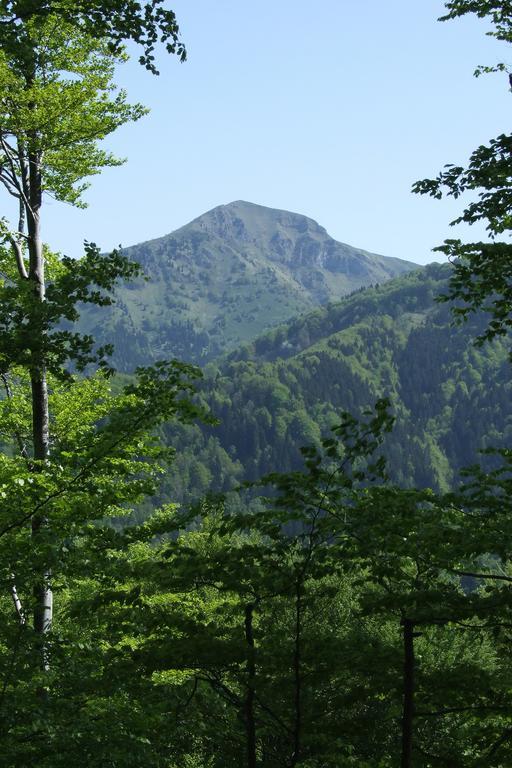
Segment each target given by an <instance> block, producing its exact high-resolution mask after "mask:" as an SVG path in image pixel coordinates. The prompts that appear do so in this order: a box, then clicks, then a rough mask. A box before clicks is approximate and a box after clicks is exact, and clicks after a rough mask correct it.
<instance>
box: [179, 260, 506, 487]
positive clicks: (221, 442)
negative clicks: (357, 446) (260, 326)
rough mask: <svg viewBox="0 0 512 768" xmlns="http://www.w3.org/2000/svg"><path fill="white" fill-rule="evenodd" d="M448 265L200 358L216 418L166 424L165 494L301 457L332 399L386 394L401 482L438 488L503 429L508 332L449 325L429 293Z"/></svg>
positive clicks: (295, 462) (358, 401) (280, 466)
mask: <svg viewBox="0 0 512 768" xmlns="http://www.w3.org/2000/svg"><path fill="white" fill-rule="evenodd" d="M448 272H449V266H447V265H445V266H441V265H437V264H433V265H430V266H429V267H427V268H425V269H424V270H419V271H417V272H415V273H411V274H409V275H406V276H404V277H401V278H397V279H395V280H393V281H391V282H389V283H387V284H385V285H383V286H380V287H378V288H369V289H366V290H363V291H360V292H358V293H356V294H354V295H352V296H350V297H348V298H347V299H345V300H344V301H342V302H341V303H338V304H331V305H329V306H327V307H325V308H321V309H317V310H315V311H314V312H312V313H309V314H307V315H305V316H303V317H301V318H298V319H296V320H294V321H292V322H291V323H289V324H287V325H284V326H281V327H279V328H277V329H275V330H273V331H271V332H269V333H268V334H266V335H264V336H262V337H260V338H258V339H256V340H255V341H254V342H252V343H251V344H248V345H245V346H244V347H242V348H241V349H239V350H237V351H236V352H235V353H233V354H231V355H230V356H229V357H228V358H227V359H226V360H225V361H224V362H223V363H222V364H221V365H213V364H212V365H209V366H207V369H206V374H207V376H206V380H205V382H204V387H203V392H202V397H204V399H205V400H206V401H207V402H208V403H209V404H210V406H211V408H212V409H213V411H214V413H215V414H216V415H217V416H218V417H219V418H220V420H221V423H220V425H219V426H218V427H215V428H208V429H203V430H201V429H199V428H197V427H187V428H182V429H180V430H179V432H178V433H169V440H170V441H171V442H172V444H173V445H177V447H178V455H177V461H176V465H175V468H174V470H173V471H172V473H171V475H170V476H169V479H168V483H167V487H166V489H165V493H166V494H167V495H168V496H169V497H171V498H176V497H177V498H187V497H188V496H189V495H190V493H191V492H192V495H197V494H201V493H203V492H206V491H207V490H208V489H209V488H212V487H213V488H219V489H221V488H222V489H226V488H227V487H229V486H230V485H231V484H233V483H234V482H236V481H237V480H242V479H255V478H258V477H260V476H261V475H262V474H264V473H266V472H269V471H275V470H287V469H289V468H292V467H294V466H299V464H300V461H301V459H300V453H299V447H300V446H301V445H304V444H307V443H311V442H315V441H316V440H318V439H319V437H320V434H321V433H326V432H327V431H328V429H329V427H330V426H332V425H333V424H334V423H335V422H336V421H337V419H338V417H339V413H340V412H341V411H343V410H349V411H351V412H354V413H355V412H357V410H358V409H360V408H364V407H366V406H368V405H371V404H372V403H373V402H374V401H375V400H376V399H377V398H378V397H381V396H383V395H388V396H389V397H390V399H391V401H392V403H393V409H394V412H395V414H396V416H397V422H396V426H395V429H394V431H393V433H392V434H391V435H390V436H389V437H388V438H387V441H386V448H385V452H386V455H387V457H388V461H389V469H390V474H391V476H392V478H393V479H394V480H396V481H397V482H399V483H400V484H402V485H413V484H414V485H417V486H433V487H435V488H441V489H443V488H448V487H449V486H450V484H451V483H452V481H453V479H454V477H455V476H456V475H457V473H458V471H459V469H460V468H461V467H462V466H465V465H467V464H469V463H472V462H474V461H476V460H477V459H478V451H479V449H481V448H485V447H486V446H489V445H501V444H503V443H504V442H508V443H510V440H511V438H512V399H511V393H512V392H511V390H512V381H511V378H512V377H511V374H512V370H511V368H510V363H509V362H508V360H507V352H508V349H507V343H506V341H503V340H498V341H496V342H494V343H493V344H487V345H485V346H483V347H481V348H476V347H475V346H474V345H473V339H474V337H475V336H476V334H477V333H478V331H479V330H481V328H482V327H483V322H484V321H483V318H481V317H480V318H475V319H473V320H472V321H471V322H470V323H469V324H467V325H465V326H462V327H455V328H454V327H453V326H452V324H451V316H450V312H449V308H448V307H447V306H446V305H444V304H437V303H435V302H434V296H435V295H437V294H438V293H439V292H441V291H442V289H443V287H444V286H445V285H446V279H447V276H448Z"/></svg>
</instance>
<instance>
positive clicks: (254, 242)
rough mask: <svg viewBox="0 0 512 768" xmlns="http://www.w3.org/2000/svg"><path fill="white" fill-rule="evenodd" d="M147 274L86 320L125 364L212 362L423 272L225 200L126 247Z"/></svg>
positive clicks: (307, 224)
mask: <svg viewBox="0 0 512 768" xmlns="http://www.w3.org/2000/svg"><path fill="white" fill-rule="evenodd" d="M124 253H125V254H126V255H127V256H129V257H130V258H131V259H133V260H135V261H137V262H139V263H140V264H141V266H142V268H143V270H144V274H145V279H138V280H135V281H134V282H133V283H130V284H129V285H128V284H127V285H122V286H120V287H119V288H118V290H117V299H116V304H115V306H114V307H112V308H111V309H110V310H109V312H108V313H105V310H102V311H101V315H100V313H99V312H97V311H96V310H94V309H91V308H86V309H85V310H84V312H83V318H82V325H83V327H84V330H87V331H88V332H90V333H91V334H92V335H93V336H94V337H95V338H96V339H97V340H98V341H99V342H102V341H106V340H109V341H112V340H113V342H114V345H115V349H116V351H115V356H114V362H115V364H116V365H117V366H118V367H119V368H120V369H122V370H132V369H133V368H134V367H135V366H136V365H137V364H140V363H142V362H147V361H148V359H150V360H151V359H153V360H155V359H161V358H170V357H179V358H181V359H184V360H189V361H193V362H207V361H208V360H211V359H212V358H214V357H216V356H218V355H220V354H223V353H224V352H228V351H231V350H233V349H235V348H236V347H237V346H238V345H239V344H241V343H244V342H248V341H251V340H252V339H254V338H256V337H257V336H258V335H259V334H261V333H262V332H264V331H266V330H268V329H269V328H271V327H273V326H276V325H278V324H280V323H282V322H284V321H286V320H288V319H290V318H291V317H294V316H297V315H299V314H301V313H303V312H306V311H308V310H311V309H313V308H315V307H317V306H321V305H324V304H327V303H329V302H330V301H336V300H338V299H340V298H342V297H343V296H345V295H347V294H349V293H351V292H352V291H354V290H357V289H359V288H362V287H364V286H368V285H371V284H376V283H382V282H384V281H386V280H388V279H390V278H392V277H395V276H397V275H400V274H403V273H405V272H408V271H411V270H412V269H415V268H417V265H416V264H413V263H412V262H408V261H403V260H401V259H396V258H390V257H386V256H380V255H377V254H374V253H369V252H368V251H364V250H361V249H359V248H354V247H352V246H350V245H346V244H345V243H341V242H338V241H336V240H334V239H333V238H332V237H330V236H329V235H328V234H327V232H326V231H325V229H324V228H323V227H321V226H320V225H319V224H317V222H316V221H313V219H310V218H308V217H307V216H302V215H300V214H297V213H291V212H289V211H282V210H276V209H273V208H266V207H264V206H261V205H255V204H253V203H248V202H244V201H237V202H233V203H229V204H228V205H220V206H218V207H216V208H214V209H212V210H211V211H208V212H207V213H205V214H203V215H202V216H199V217H198V218H197V219H194V220H193V221H192V222H190V223H189V224H187V225H186V226H184V227H181V228H180V229H178V230H176V231H175V232H172V233H171V234H169V235H165V236H164V237H160V238H157V239H156V240H151V241H149V242H145V243H141V244H139V245H134V246H131V247H129V248H126V249H125V250H124Z"/></svg>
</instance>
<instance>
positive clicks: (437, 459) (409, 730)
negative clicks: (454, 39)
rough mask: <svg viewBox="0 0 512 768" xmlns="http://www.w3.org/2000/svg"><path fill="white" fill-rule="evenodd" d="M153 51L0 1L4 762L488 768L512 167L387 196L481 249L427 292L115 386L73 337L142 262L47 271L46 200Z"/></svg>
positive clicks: (302, 320)
mask: <svg viewBox="0 0 512 768" xmlns="http://www.w3.org/2000/svg"><path fill="white" fill-rule="evenodd" d="M445 8H446V16H445V19H455V18H457V17H460V16H465V15H466V14H468V13H472V14H477V15H478V16H480V17H483V18H486V19H487V20H488V21H490V22H491V24H492V28H491V34H492V35H494V36H495V37H497V38H498V39H499V40H501V41H505V42H509V43H510V42H512V12H511V10H510V7H509V5H508V4H507V3H505V2H498V1H497V0H493V1H489V2H488V1H487V0H449V1H448V2H446V3H445ZM157 44H159V45H163V47H164V48H166V49H167V51H168V52H169V53H170V54H174V55H176V56H178V57H180V58H182V59H183V58H185V56H186V51H185V48H184V46H183V43H182V41H181V37H180V31H179V28H178V25H177V20H176V17H175V15H174V13H173V12H172V11H170V10H166V9H165V7H164V6H163V4H162V3H161V2H160V0H152V2H148V3H146V4H140V3H138V2H134V1H133V0H124V2H120V1H119V0H87V2H82V1H81V0H79V1H77V0H73V2H71V1H70V0H58V1H57V0H56V1H55V2H53V1H52V2H47V1H46V0H45V1H44V2H42V1H39V0H36V2H33V1H32V0H31V2H17V1H16V2H14V1H12V0H5V1H2V2H0V49H1V50H0V93H1V94H2V98H1V99H0V180H1V181H2V184H3V186H4V188H5V190H6V192H7V193H8V194H9V195H10V196H11V198H13V199H14V201H15V203H16V215H15V216H14V218H13V221H9V220H8V219H7V218H6V219H2V223H1V234H2V242H1V247H0V262H1V263H0V268H1V275H0V384H1V389H2V396H1V398H0V430H1V438H0V440H1V445H2V451H1V453H0V583H1V585H2V590H1V592H0V613H1V622H0V721H1V729H0V742H1V744H0V762H1V764H2V765H5V766H6V768H11V767H12V768H24V767H25V766H32V765H37V766H40V768H60V766H67V765H69V764H70V763H71V764H72V763H73V762H81V763H82V764H84V765H87V766H88V767H89V766H90V767H91V768H129V767H130V766H134V767H135V766H138V767H139V766H144V767H145V768H239V767H240V768H241V767H242V766H246V767H247V768H259V767H262V768H263V767H265V768H281V767H282V766H286V767H287V768H331V767H332V768H349V767H352V766H353V767H354V768H355V766H357V768H394V766H398V765H400V766H401V768H477V766H478V767H479V768H480V766H488V767H489V768H507V766H510V765H511V764H512V720H511V716H512V700H511V689H512V672H511V669H510V660H509V657H510V641H511V627H512V622H511V615H510V593H509V590H510V585H511V582H512V571H511V557H512V550H511V547H512V529H511V521H512V516H511V512H512V510H510V509H509V506H510V505H511V499H512V493H511V492H512V451H511V449H510V434H509V432H510V428H509V421H510V417H509V408H510V406H509V404H508V395H509V391H510V383H509V382H510V370H511V369H510V350H509V347H508V334H509V330H510V325H511V324H512V295H511V290H512V289H511V287H510V264H511V263H512V246H511V245H510V244H509V243H508V242H506V241H505V242H503V241H502V240H501V236H502V235H504V234H508V233H509V231H510V228H511V219H510V213H509V200H510V188H511V173H510V146H511V138H510V137H509V136H506V135H501V136H499V137H498V138H497V139H494V140H492V141H491V142H490V143H489V144H488V145H485V146H480V147H478V148H477V149H476V150H475V152H474V153H473V154H472V155H471V157H470V159H469V161H468V165H467V168H463V167H459V166H446V167H445V168H444V170H443V171H442V172H441V173H440V174H439V176H438V177H436V178H435V179H425V180H423V181H419V182H417V184H416V185H415V191H416V192H417V193H420V194H428V195H432V196H433V197H435V198H442V197H443V196H444V195H452V196H455V197H456V198H458V197H459V196H461V195H462V194H463V193H465V192H469V195H468V200H469V202H468V203H467V206H466V208H464V209H463V212H462V214H461V220H463V221H465V222H467V223H469V224H471V223H475V222H484V224H485V225H486V226H487V229H488V232H489V234H490V236H491V238H490V240H489V241H486V242H474V243H462V242H461V241H460V240H455V239H453V240H448V241H446V242H445V243H444V244H443V245H442V246H441V250H442V251H444V253H445V254H446V255H448V256H449V257H450V261H451V264H450V265H449V266H439V265H433V266H430V267H428V268H426V269H425V270H420V271H418V272H414V273H411V274H407V275H402V276H401V277H399V278H398V279H396V280H393V281H390V282H388V283H386V284H385V285H382V286H377V287H373V288H366V289H364V290H361V291H356V292H355V293H352V295H350V296H349V297H348V298H346V299H345V300H343V301H342V302H332V303H327V305H326V306H324V307H321V308H318V309H316V310H314V311H313V312H312V313H307V314H304V315H302V316H300V317H298V318H295V319H294V320H292V321H291V322H289V323H288V324H285V325H279V326H278V327H276V328H274V329H273V330H270V331H269V332H267V333H264V334H263V335H259V336H257V335H256V334H255V333H254V334H252V335H251V336H250V340H248V342H247V343H246V344H245V345H244V346H242V347H239V348H237V349H234V348H233V349H232V350H231V351H229V352H228V353H227V355H226V356H225V357H224V358H223V359H221V360H220V361H216V362H214V363H211V364H210V365H209V366H207V367H206V370H205V371H204V374H203V373H202V372H201V370H200V369H199V368H197V367H195V366H194V365H193V364H192V363H191V362H190V360H188V361H185V362H180V361H179V360H176V359H173V360H171V361H157V362H154V361H151V360H148V362H147V364H146V365H145V366H143V367H139V368H138V369H137V371H136V372H135V373H134V374H133V373H130V374H129V375H124V376H123V375H118V376H117V377H113V378H112V373H113V371H112V369H111V366H110V362H109V361H110V353H111V352H112V350H111V348H110V346H109V344H110V342H111V341H112V340H111V339H110V340H109V339H107V338H101V339H95V338H94V337H93V335H92V334H91V333H89V330H88V329H87V327H85V326H83V325H80V323H79V316H80V312H84V313H85V314H87V313H88V312H89V310H94V312H96V311H100V310H101V309H104V310H105V311H106V312H108V311H109V308H110V307H111V306H112V302H113V301H114V297H115V290H116V287H119V286H120V287H121V290H125V289H126V286H127V285H128V284H129V281H130V280H135V281H137V280H139V279H140V277H141V268H140V265H138V264H137V263H136V262H134V261H131V260H130V259H128V258H126V256H125V255H123V254H122V253H119V252H117V251H114V252H112V253H110V254H102V253H101V252H100V251H99V249H98V248H96V246H94V245H92V244H86V248H85V253H84V255H83V257H82V258H80V259H77V260H73V259H71V258H67V257H61V256H58V255H56V254H54V253H52V251H51V248H50V246H49V245H47V244H45V243H43V240H42V234H41V231H42V230H41V227H42V223H43V221H44V217H45V211H46V208H45V202H44V201H45V199H46V196H48V195H50V196H51V197H53V198H54V199H56V200H57V201H60V202H66V203H70V204H73V205H80V204H81V202H82V193H83V191H84V179H86V178H88V177H89V176H92V175H95V174H97V173H99V172H100V171H101V170H102V169H103V168H105V167H110V166H114V165H116V164H118V163H119V161H118V160H117V158H115V157H113V156H112V155H111V154H109V153H108V152H106V151H104V150H103V149H102V147H101V144H100V143H99V142H100V141H101V139H103V138H106V137H108V136H109V135H110V134H111V133H112V132H113V131H114V130H116V129H117V128H118V127H120V126H122V125H124V124H125V123H127V122H130V121H134V120H138V119H139V118H140V117H141V116H142V114H143V113H144V108H143V107H142V106H141V105H138V104H135V105H131V104H129V103H128V102H127V97H126V94H125V93H124V92H123V91H120V90H118V89H117V88H116V85H115V82H114V72H115V66H116V64H117V63H119V62H121V61H122V60H123V59H124V58H125V56H126V46H128V47H129V49H130V50H132V49H133V48H136V49H137V50H139V52H140V61H141V63H142V64H143V65H144V66H145V67H146V68H147V69H148V70H149V73H148V77H149V76H150V75H151V73H153V74H156V67H155V64H154V55H153V51H154V49H155V46H156V45H157ZM497 69H498V70H503V69H504V66H503V65H498V66H497ZM56 116H58V118H59V119H58V120H56V119H55V117H56ZM322 237H323V235H322ZM322 258H323V257H322ZM365 258H366V256H365ZM322 268H323V267H322ZM327 271H329V270H327ZM404 271H408V269H400V270H399V272H400V273H402V272H404ZM388 276H389V275H388ZM128 290H129V289H128ZM439 295H441V302H440V303H439V302H436V301H434V299H435V298H436V297H438V296H439ZM329 298H330V297H325V296H324V299H327V300H329ZM318 303H321V302H318ZM84 308H85V310H84ZM286 311H287V310H286ZM276 319H277V318H271V320H272V322H274V321H275V320H276ZM281 319H284V318H281ZM453 320H459V321H460V322H461V323H462V324H461V325H460V326H453V325H452V324H451V323H452V321H453ZM248 338H249V337H248ZM119 341H122V338H121V339H119ZM475 344H476V345H475ZM226 349H227V348H224V351H225V350H226ZM137 354H140V348H139V349H137ZM199 425H201V427H199ZM480 447H481V448H484V449H485V451H486V452H485V454H484V455H483V456H482V457H479V456H478V453H477V450H478V449H479V448H480ZM467 461H471V462H472V466H471V467H469V468H468V467H466V468H464V464H465V462H467ZM244 480H246V481H248V482H246V483H244V484H243V485H242V486H241V487H239V488H238V489H234V488H233V486H234V485H236V484H237V483H239V482H240V481H244ZM225 490H229V491H230V493H229V496H228V497H226V496H225V495H223V494H222V493H218V491H225ZM178 499H181V500H182V502H183V503H182V504H181V506H180V505H178V504H177V503H176V502H177V500H178ZM191 499H193V500H194V503H193V504H192V503H189V501H190V500H191Z"/></svg>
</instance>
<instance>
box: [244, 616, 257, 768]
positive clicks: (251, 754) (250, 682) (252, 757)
mask: <svg viewBox="0 0 512 768" xmlns="http://www.w3.org/2000/svg"><path fill="white" fill-rule="evenodd" d="M253 613H254V605H253V604H252V603H249V605H246V606H245V641H246V643H247V665H246V668H247V694H246V697H245V730H246V737H247V766H248V768H256V722H255V718H254V694H255V685H256V662H255V658H254V632H253V623H252V620H253Z"/></svg>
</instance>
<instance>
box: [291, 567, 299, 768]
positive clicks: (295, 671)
mask: <svg viewBox="0 0 512 768" xmlns="http://www.w3.org/2000/svg"><path fill="white" fill-rule="evenodd" d="M301 665H302V589H301V583H300V582H299V583H298V584H297V591H296V599H295V647H294V650H293V679H294V701H293V707H294V729H293V754H292V759H291V762H290V767H291V768H293V766H295V765H297V763H298V762H299V761H300V759H301V754H300V753H301V748H302V747H301V736H302V677H301Z"/></svg>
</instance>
